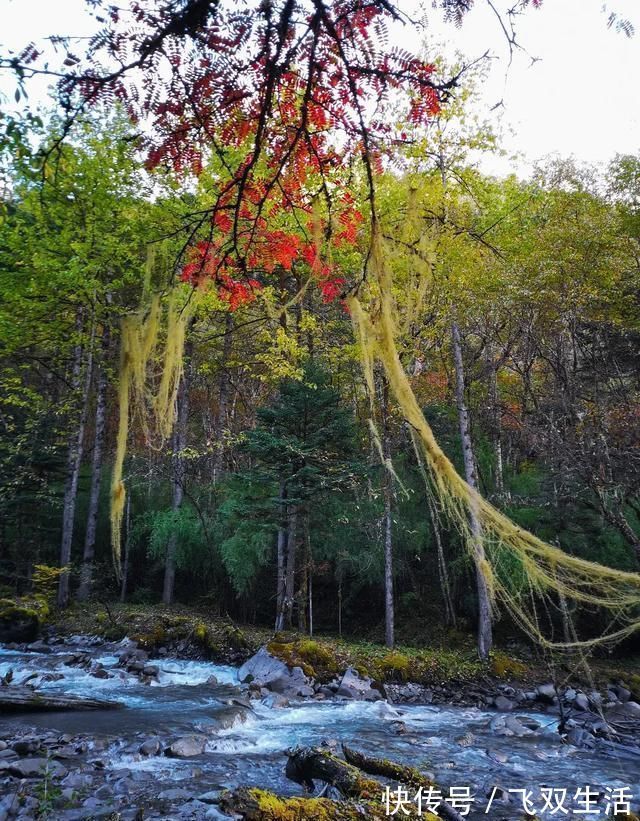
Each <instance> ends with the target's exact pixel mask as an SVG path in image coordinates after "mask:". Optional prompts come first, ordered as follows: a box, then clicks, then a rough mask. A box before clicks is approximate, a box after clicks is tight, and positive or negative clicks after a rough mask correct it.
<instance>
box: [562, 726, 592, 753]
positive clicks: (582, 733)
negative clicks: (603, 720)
mask: <svg viewBox="0 0 640 821" xmlns="http://www.w3.org/2000/svg"><path fill="white" fill-rule="evenodd" d="M567 741H568V743H569V744H573V746H574V747H580V748H581V749H588V750H592V749H593V748H594V747H595V746H596V741H595V738H594V737H593V736H592V735H591V733H588V732H587V731H586V730H583V729H582V727H574V728H573V729H572V730H569V732H568V733H567Z"/></svg>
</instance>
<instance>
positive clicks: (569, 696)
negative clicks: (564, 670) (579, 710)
mask: <svg viewBox="0 0 640 821" xmlns="http://www.w3.org/2000/svg"><path fill="white" fill-rule="evenodd" d="M577 695H578V694H577V693H576V691H575V690H574V689H573V687H569V689H568V690H566V691H565V694H564V698H565V701H575V698H576V696H577Z"/></svg>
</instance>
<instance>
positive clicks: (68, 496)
mask: <svg viewBox="0 0 640 821" xmlns="http://www.w3.org/2000/svg"><path fill="white" fill-rule="evenodd" d="M82 320H83V317H82V312H79V313H78V318H77V320H76V331H77V332H78V334H80V332H81V330H82ZM82 354H83V351H82V345H81V343H80V342H78V344H77V345H76V348H75V351H74V363H73V384H74V388H80V383H81V378H82V377H81V372H82V359H83V355H82ZM92 370H93V331H92V334H91V340H90V342H89V348H88V350H87V356H86V361H85V372H84V384H83V389H82V397H81V409H80V417H79V419H78V424H77V427H76V430H75V431H74V433H73V435H72V436H71V439H70V441H69V451H68V454H67V475H66V479H65V487H64V503H63V509H62V539H61V542H60V567H66V566H68V564H69V562H70V561H71V545H72V543H73V526H74V519H75V512H76V500H77V498H78V480H79V478H80V464H81V461H82V443H83V439H84V429H85V425H86V422H87V414H88V412H89V394H90V392H91V375H92ZM69 580H70V576H69V571H65V572H64V573H62V574H61V576H60V581H59V584H58V606H59V607H66V606H67V605H68V604H69Z"/></svg>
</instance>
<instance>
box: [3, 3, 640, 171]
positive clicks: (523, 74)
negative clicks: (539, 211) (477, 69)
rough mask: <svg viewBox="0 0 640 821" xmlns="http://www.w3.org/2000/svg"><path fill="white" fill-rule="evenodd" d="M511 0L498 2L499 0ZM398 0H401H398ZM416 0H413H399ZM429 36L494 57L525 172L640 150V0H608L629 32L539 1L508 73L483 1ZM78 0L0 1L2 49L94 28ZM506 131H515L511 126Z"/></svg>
mask: <svg viewBox="0 0 640 821" xmlns="http://www.w3.org/2000/svg"><path fill="white" fill-rule="evenodd" d="M513 2H514V0H496V2H495V5H496V6H497V7H498V8H503V9H504V8H506V7H508V6H509V5H513ZM401 4H402V0H401ZM405 4H406V7H407V8H415V2H414V0H405ZM430 5H431V3H430V0H426V3H425V7H426V8H427V10H428V12H429V15H428V16H429V21H430V34H429V36H430V39H434V40H436V41H437V42H439V43H446V49H447V50H449V51H450V56H453V54H454V53H455V52H456V51H460V52H462V53H463V54H465V55H467V56H468V57H476V56H479V55H480V54H482V53H483V52H484V51H485V50H486V49H487V48H488V47H490V48H491V49H492V52H493V54H495V55H496V56H498V57H500V58H501V59H500V60H495V61H494V64H493V68H492V71H491V74H490V77H489V80H488V81H487V83H486V84H485V85H484V87H483V89H482V100H481V101H480V105H481V107H482V106H484V110H486V111H488V109H489V108H490V106H492V105H493V104H494V103H496V102H498V101H499V100H501V99H502V100H504V104H505V108H504V110H502V113H500V111H499V110H498V111H496V112H494V113H493V114H491V115H490V116H491V118H492V119H493V120H494V121H495V122H496V124H497V122H498V118H500V119H501V122H502V126H503V129H504V139H503V141H502V144H503V146H504V147H505V148H506V149H507V151H508V152H510V153H515V152H519V153H521V154H522V155H524V157H523V159H520V160H519V161H518V162H517V167H518V168H519V169H520V170H521V171H526V169H527V167H528V166H529V164H530V163H531V162H533V161H535V160H536V159H538V158H540V157H542V156H544V155H547V154H549V153H552V152H558V153H559V154H561V155H562V156H568V155H574V156H575V157H576V158H577V159H578V160H582V161H586V162H605V161H607V160H608V159H609V158H611V157H612V156H613V155H614V154H615V153H617V152H631V153H635V152H637V151H638V150H640V90H639V89H640V2H639V0H610V2H609V3H608V5H609V6H610V8H611V9H612V10H615V11H617V12H618V13H619V14H620V15H621V16H625V17H628V18H629V19H630V20H631V21H632V22H633V23H634V24H635V27H636V31H637V34H636V36H635V37H633V38H631V39H628V38H627V37H625V36H624V35H623V34H621V33H617V32H616V31H615V30H608V29H607V26H606V19H607V15H606V14H604V13H603V11H602V7H603V0H544V2H543V5H542V8H541V9H539V10H535V9H533V8H530V9H529V10H528V11H527V12H526V13H525V14H524V15H523V16H522V17H521V18H520V20H519V27H518V38H519V41H520V42H521V43H522V44H523V45H524V46H525V47H526V49H527V51H528V53H529V54H530V55H531V56H535V57H539V58H540V61H539V62H536V63H535V64H534V65H531V60H530V59H529V58H528V57H527V56H526V55H525V54H516V56H515V58H514V61H513V63H512V65H511V66H510V68H509V70H508V72H507V56H508V50H507V45H506V41H505V40H504V38H503V36H502V34H501V31H500V29H499V25H498V23H497V20H496V18H495V16H494V15H493V13H492V12H491V10H490V9H489V7H488V5H487V4H486V3H485V0H476V4H475V8H474V10H473V11H472V12H471V13H470V14H469V15H468V16H467V17H466V19H465V22H464V24H463V26H462V28H461V29H456V28H455V27H454V26H453V25H451V24H449V25H444V24H442V23H440V22H439V21H438V19H437V13H436V12H433V11H432V10H431V9H430V8H429V7H430ZM91 22H92V21H91V20H90V18H89V17H88V16H87V14H86V11H85V7H84V2H83V0H55V1H54V0H0V48H1V49H2V51H3V52H5V50H6V48H10V49H19V48H21V47H22V46H23V45H25V44H26V43H27V42H29V40H34V41H35V42H36V44H37V43H38V41H39V40H40V38H42V37H45V36H47V35H50V34H69V33H71V34H75V35H86V34H89V33H90V32H91ZM420 36H421V35H419V34H417V33H415V32H413V31H412V30H411V29H408V28H406V27H405V28H404V29H402V30H401V31H398V32H397V33H396V32H395V31H394V32H393V41H395V42H396V43H397V44H398V45H400V46H402V47H408V48H412V49H413V48H418V47H419V44H420ZM14 88H15V84H14V83H13V82H12V81H11V79H10V78H8V77H5V78H1V77H0V91H2V92H4V93H5V94H6V95H7V96H9V97H10V98H11V101H12V95H13V90H14ZM30 96H31V102H32V104H33V103H37V102H39V101H40V100H44V98H45V84H44V83H43V82H40V83H38V84H35V85H34V86H33V88H32V91H31V94H30ZM510 132H511V133H510ZM483 165H484V167H485V170H487V171H492V172H496V173H500V172H506V171H508V170H509V169H513V167H514V163H513V161H508V160H504V159H503V160H500V159H497V158H488V159H487V160H486V161H485V162H484V163H483Z"/></svg>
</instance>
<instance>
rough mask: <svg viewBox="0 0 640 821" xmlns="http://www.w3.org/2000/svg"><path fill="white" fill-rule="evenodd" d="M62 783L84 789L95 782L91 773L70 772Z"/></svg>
mask: <svg viewBox="0 0 640 821" xmlns="http://www.w3.org/2000/svg"><path fill="white" fill-rule="evenodd" d="M62 784H63V785H64V786H65V787H68V788H69V789H73V790H84V789H87V788H88V787H91V785H92V784H93V776H92V775H89V773H69V775H67V776H66V777H65V778H64V779H63V781H62Z"/></svg>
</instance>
